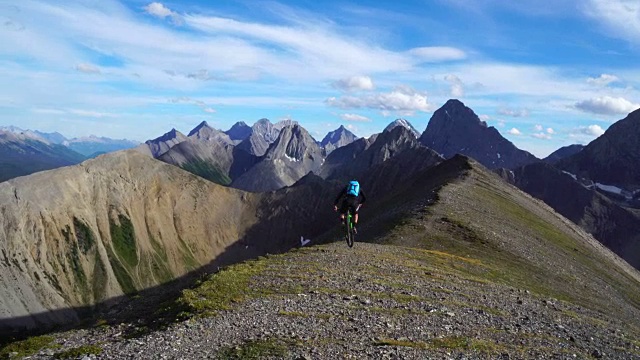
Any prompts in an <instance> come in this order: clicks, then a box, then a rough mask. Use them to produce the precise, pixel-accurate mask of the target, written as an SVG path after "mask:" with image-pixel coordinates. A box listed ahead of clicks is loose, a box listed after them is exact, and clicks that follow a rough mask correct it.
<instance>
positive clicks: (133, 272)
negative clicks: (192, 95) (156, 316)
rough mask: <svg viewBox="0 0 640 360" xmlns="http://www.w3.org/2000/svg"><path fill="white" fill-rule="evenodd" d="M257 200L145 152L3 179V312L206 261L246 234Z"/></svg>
mask: <svg viewBox="0 0 640 360" xmlns="http://www.w3.org/2000/svg"><path fill="white" fill-rule="evenodd" d="M257 202H258V198H257V197H256V196H253V195H251V194H246V193H244V192H241V191H238V190H235V189H231V188H226V187H222V186H219V185H216V184H213V183H211V182H208V181H206V180H204V179H202V178H199V177H197V176H194V175H192V174H189V173H187V172H186V171H183V170H181V169H178V168H177V167H174V166H171V165H167V164H164V163H162V162H160V161H157V160H154V159H151V158H149V157H147V156H144V155H142V154H139V153H137V152H135V151H124V152H119V153H114V154H109V155H105V156H101V157H99V158H97V159H94V160H89V161H86V162H84V163H82V164H80V165H78V166H73V167H67V168H63V169H57V170H53V171H47V172H43V173H39V174H34V175H32V176H28V177H24V178H20V179H15V180H12V181H9V182H6V183H2V184H0V212H1V214H2V216H1V217H0V250H1V252H0V254H1V257H0V280H1V282H2V286H1V287H0V318H1V319H7V318H14V317H17V316H25V315H30V314H38V313H42V312H46V311H48V310H54V309H62V308H70V307H75V306H85V305H92V304H95V303H97V302H100V301H104V300H108V299H110V298H113V297H115V296H118V295H122V294H128V293H133V292H136V291H137V290H141V289H145V288H148V287H151V286H155V285H158V284H162V283H165V282H167V281H169V280H172V279H175V278H177V277H179V276H181V275H184V274H186V273H187V272H189V271H191V270H196V269H199V268H200V267H201V266H203V265H206V264H208V263H209V262H211V261H212V260H214V259H215V258H216V257H217V256H219V255H220V254H222V253H224V252H225V251H227V248H228V247H229V246H230V245H232V244H233V243H235V242H236V241H237V240H238V239H240V238H242V237H243V235H244V233H245V231H246V230H247V229H248V228H250V227H251V226H252V225H253V224H254V223H255V221H256V219H255V213H256V212H255V205H256V203H257ZM51 316H58V317H63V318H64V317H71V318H73V317H75V314H74V313H73V311H69V313H68V314H64V315H63V314H61V313H51ZM58 320H61V319H58ZM58 320H54V321H56V322H57V321H58ZM62 320H64V319H62ZM66 320H67V321H68V320H70V319H66ZM20 321H25V319H21V320H20Z"/></svg>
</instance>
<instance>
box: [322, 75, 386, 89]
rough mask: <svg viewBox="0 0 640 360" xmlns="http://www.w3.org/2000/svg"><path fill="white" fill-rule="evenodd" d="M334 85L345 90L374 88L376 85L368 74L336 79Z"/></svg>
mask: <svg viewBox="0 0 640 360" xmlns="http://www.w3.org/2000/svg"><path fill="white" fill-rule="evenodd" d="M332 85H333V87H334V88H336V89H340V90H343V91H358V90H373V89H375V85H374V84H373V80H371V78H370V77H368V76H352V77H350V78H346V79H341V80H338V81H335V82H334V83H333V84H332Z"/></svg>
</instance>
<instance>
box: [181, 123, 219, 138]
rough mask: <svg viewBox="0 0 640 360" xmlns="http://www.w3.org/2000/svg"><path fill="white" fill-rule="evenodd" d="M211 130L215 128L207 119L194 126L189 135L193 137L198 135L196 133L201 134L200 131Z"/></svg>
mask: <svg viewBox="0 0 640 360" xmlns="http://www.w3.org/2000/svg"><path fill="white" fill-rule="evenodd" d="M211 130H213V128H212V127H211V126H209V123H207V122H206V121H203V122H201V123H200V124H198V126H196V127H195V128H193V130H191V131H190V132H189V135H187V136H188V137H191V136H193V135H196V134H199V133H202V132H207V131H211Z"/></svg>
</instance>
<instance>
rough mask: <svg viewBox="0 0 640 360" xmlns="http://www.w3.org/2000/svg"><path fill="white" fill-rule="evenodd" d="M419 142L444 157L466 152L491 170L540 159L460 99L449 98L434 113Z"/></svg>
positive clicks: (517, 165) (465, 153)
mask: <svg viewBox="0 0 640 360" xmlns="http://www.w3.org/2000/svg"><path fill="white" fill-rule="evenodd" d="M420 142H421V143H422V144H423V145H425V146H427V147H429V148H431V149H433V150H435V151H437V152H438V153H440V154H441V155H442V156H444V157H445V158H450V157H452V156H453V155H455V154H463V155H466V156H470V157H472V158H474V159H475V160H477V161H478V162H480V163H481V164H483V165H484V166H486V167H488V168H490V169H497V168H507V169H514V168H516V167H519V166H523V165H526V164H530V163H533V162H536V161H539V160H538V159H537V158H536V157H535V156H533V155H531V154H530V153H528V152H526V151H523V150H520V149H518V148H517V147H516V146H515V145H513V144H512V143H511V142H510V141H509V140H507V139H505V138H504V137H502V135H500V133H499V132H498V130H496V128H494V127H492V126H491V127H489V126H487V123H486V122H484V121H481V120H480V118H479V117H478V115H476V114H475V113H474V112H473V110H471V109H470V108H468V107H466V106H465V105H464V104H463V103H462V102H460V101H459V100H449V101H447V103H446V104H444V106H442V107H441V108H440V109H438V110H436V112H434V113H433V116H432V117H431V120H429V124H428V125H427V128H426V130H425V131H424V133H422V136H420Z"/></svg>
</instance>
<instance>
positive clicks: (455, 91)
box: [444, 74, 464, 98]
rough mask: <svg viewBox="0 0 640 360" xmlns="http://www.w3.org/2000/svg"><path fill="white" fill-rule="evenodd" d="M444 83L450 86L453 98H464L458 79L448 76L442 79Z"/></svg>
mask: <svg viewBox="0 0 640 360" xmlns="http://www.w3.org/2000/svg"><path fill="white" fill-rule="evenodd" d="M444 79H445V81H447V82H449V83H450V84H451V96H452V97H454V98H461V97H463V96H464V84H463V83H462V80H460V78H459V77H457V76H455V75H452V74H448V75H445V77H444Z"/></svg>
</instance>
